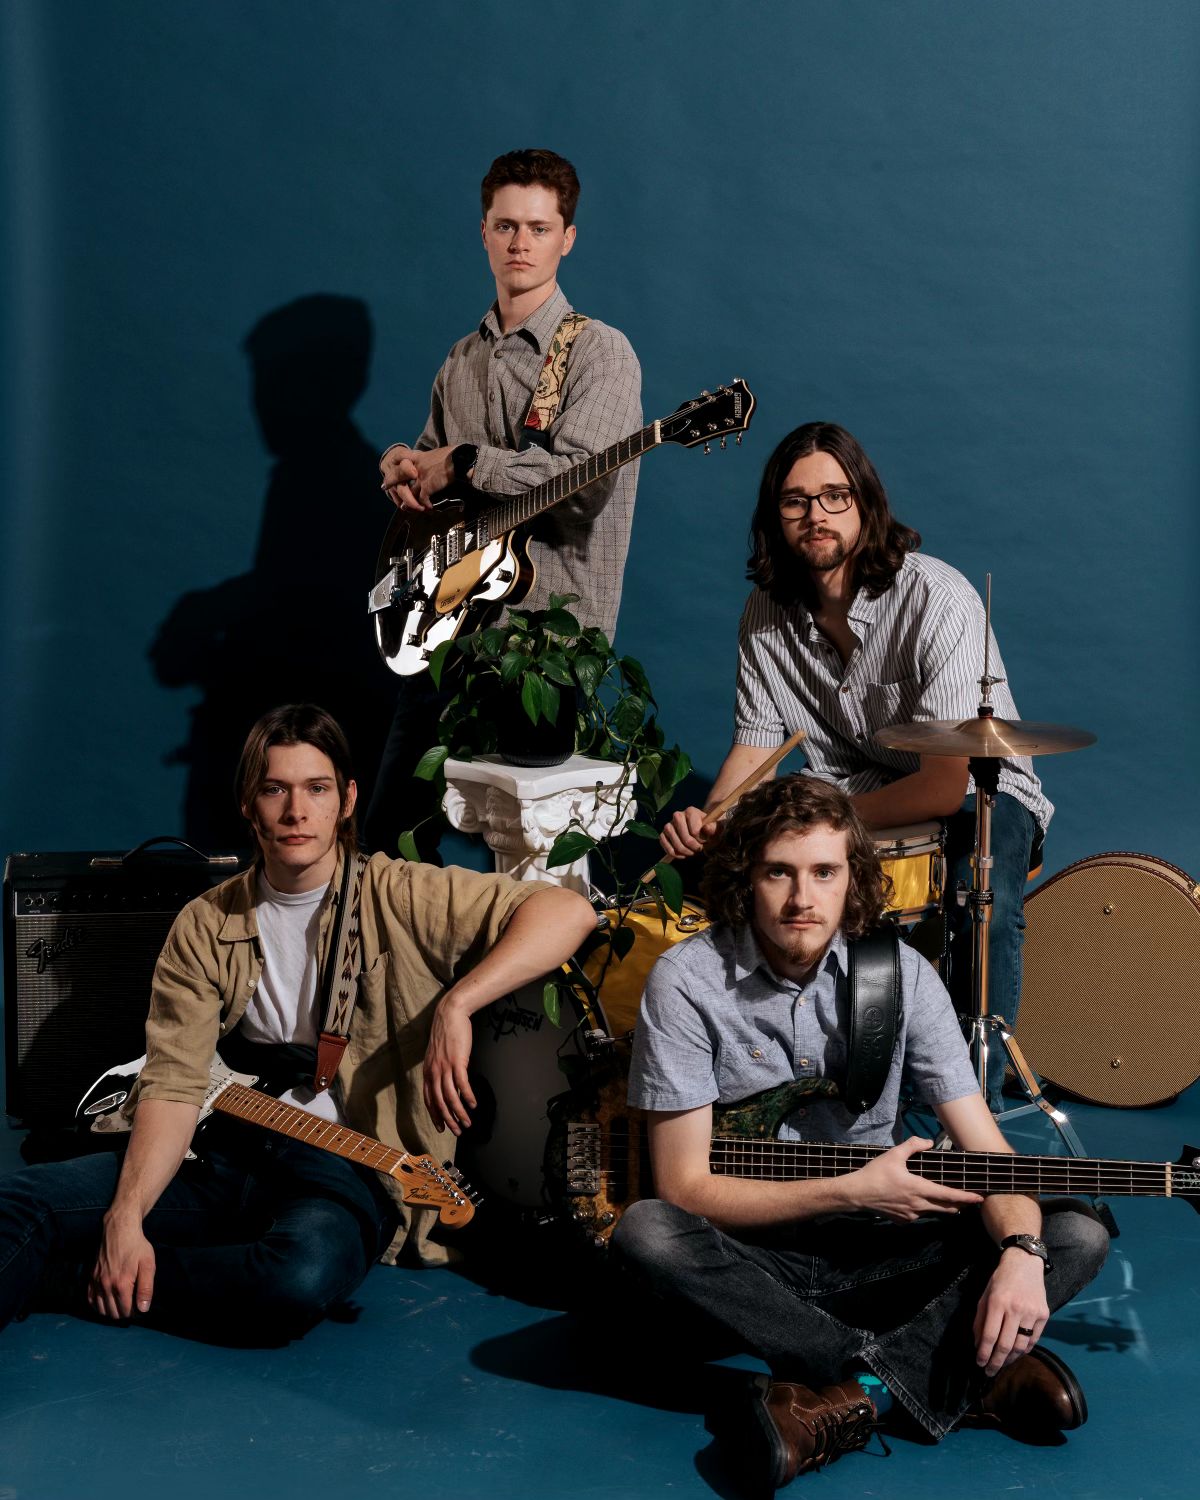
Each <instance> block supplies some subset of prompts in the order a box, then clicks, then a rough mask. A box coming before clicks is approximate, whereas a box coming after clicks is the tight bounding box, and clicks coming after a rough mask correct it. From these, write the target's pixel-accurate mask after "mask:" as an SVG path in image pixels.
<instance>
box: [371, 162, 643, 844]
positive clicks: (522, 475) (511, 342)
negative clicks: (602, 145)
mask: <svg viewBox="0 0 1200 1500" xmlns="http://www.w3.org/2000/svg"><path fill="white" fill-rule="evenodd" d="M481 197H482V207H483V224H482V233H483V247H484V250H485V251H486V252H487V257H488V264H489V265H490V267H491V270H492V275H493V276H494V277H495V282H496V300H495V301H494V302H493V303H492V305H491V307H490V308H489V309H488V311H487V313H486V314H485V315H484V317H483V320H482V321H481V322H480V324H479V326H478V328H477V329H475V330H474V332H472V333H469V334H468V335H467V336H466V338H463V339H460V340H459V341H458V343H456V344H455V345H454V347H453V348H452V349H451V350H450V353H449V355H448V356H447V358H446V362H445V363H444V364H443V366H442V368H441V369H440V370H439V371H438V375H437V379H436V380H435V381H434V385H433V395H432V399H431V402H430V411H429V420H428V421H427V422H426V423H425V428H424V431H423V432H422V433H421V435H420V437H419V438H418V439H417V441H416V442H415V443H414V444H413V446H412V447H411V448H410V447H408V446H407V445H406V444H404V443H397V444H395V445H393V446H392V447H391V448H389V449H388V450H387V451H386V453H384V455H383V458H382V460H381V462H380V465H379V468H380V473H381V474H382V476H383V488H384V491H385V492H386V493H387V494H388V496H389V497H390V498H391V499H392V501H393V502H394V503H395V504H396V505H398V506H399V507H401V509H406V510H418V511H419V510H427V509H428V508H429V506H430V503H431V500H432V497H433V496H434V495H436V494H438V493H439V492H440V491H441V490H444V489H446V488H447V487H448V486H449V485H450V484H451V483H452V482H454V481H455V480H458V481H462V480H469V481H470V482H471V484H472V485H474V487H475V488H476V489H478V490H482V491H484V492H486V493H488V494H492V495H515V494H520V493H522V492H523V491H525V490H528V489H532V488H533V487H534V486H535V485H539V484H542V483H544V482H545V481H546V480H548V479H552V478H554V476H555V475H557V474H560V473H563V472H564V471H565V470H567V469H569V468H571V467H572V466H573V465H574V464H576V463H578V462H579V461H580V460H581V459H583V458H586V457H589V456H590V455H591V454H593V453H597V452H599V451H600V450H601V449H603V448H606V447H608V446H609V445H610V444H612V443H614V442H616V441H617V440H618V439H619V438H623V437H627V436H628V435H629V434H630V433H631V432H635V431H637V429H638V428H639V427H640V426H641V425H642V414H641V369H640V367H639V365H638V361H637V356H636V355H635V354H634V352H633V349H632V348H631V347H630V344H629V340H628V339H626V338H625V336H624V335H623V334H621V333H618V332H617V330H616V329H615V328H610V327H608V326H607V325H606V324H604V323H600V322H598V321H596V320H595V319H589V320H588V321H587V322H586V324H585V325H584V326H583V327H582V329H581V331H580V332H579V333H578V335H577V337H576V338H575V341H574V343H573V345H572V346H571V350H570V355H569V359H568V363H567V373H566V378H565V380H564V382H563V386H562V396H561V404H560V406H559V409H558V412H557V415H556V416H555V417H554V419H553V420H552V421H551V422H550V423H549V424H548V425H547V426H546V427H545V428H544V429H543V428H539V427H537V426H534V425H533V423H534V422H536V413H532V412H531V411H530V405H531V401H532V398H533V393H534V390H535V387H536V386H537V382H538V377H539V375H540V374H541V371H542V366H543V365H544V364H545V362H546V356H547V354H548V353H549V351H550V346H551V343H552V341H553V339H554V337H555V334H556V333H557V332H558V330H559V328H560V326H561V325H562V323H563V320H564V319H565V318H567V317H568V316H569V315H570V314H571V311H572V309H571V305H570V303H569V302H568V301H567V299H566V297H565V296H564V295H563V294H562V292H561V291H560V290H559V286H558V266H559V262H560V261H561V260H562V258H563V257H564V256H565V255H569V254H570V252H571V249H572V247H573V245H574V243H575V223H574V219H575V206H576V203H577V202H578V199H579V179H578V177H577V176H576V175H575V169H574V167H573V166H572V165H571V163H570V162H569V161H566V160H564V158H563V157H561V156H558V155H556V154H555V153H554V152H553V151H541V150H534V151H510V152H508V153H506V154H505V155H504V156H500V157H497V158H496V160H495V161H494V162H493V163H492V165H491V167H490V168H489V170H488V173H487V176H486V177H485V178H484V179H483V184H482V191H481ZM637 471H638V464H637V463H636V462H635V463H629V464H626V465H624V466H623V467H622V468H619V469H617V470H616V471H615V473H613V474H610V475H609V476H608V477H607V478H604V479H600V480H597V481H596V482H595V483H594V484H591V485H589V486H588V487H587V488H586V489H584V490H581V491H580V493H579V494H577V495H574V496H572V497H571V498H570V499H568V500H564V501H563V502H562V503H561V504H560V505H557V506H555V507H554V508H553V510H550V511H548V512H547V513H546V514H544V515H543V516H541V517H540V518H539V519H538V521H537V522H535V523H534V529H533V533H532V540H531V544H530V556H531V558H532V560H533V562H534V564H535V566H536V569H537V578H536V580H535V582H534V585H533V588H532V590H531V591H530V593H529V594H528V595H527V596H526V598H525V599H524V600H523V601H522V603H523V605H525V606H527V607H528V608H530V609H542V608H545V606H546V604H547V602H548V600H549V597H550V595H551V594H556V593H557V594H565V593H571V594H578V595H579V602H578V604H577V605H575V606H574V613H575V614H577V615H578V617H579V619H580V620H581V622H582V623H583V624H584V625H588V626H597V627H599V628H600V629H601V630H603V631H604V632H605V634H606V635H608V636H609V637H610V638H611V636H612V633H613V631H614V629H615V627H616V623H617V610H618V608H619V607H620V603H621V581H622V576H623V573H624V568H625V555H626V553H627V552H628V550H629V532H630V528H631V526H632V524H633V504H634V497H635V494H636V491H637ZM440 707H441V699H440V697H439V695H438V694H437V693H436V692H435V690H434V688H433V684H432V683H431V682H430V681H429V679H428V674H427V673H421V674H420V675H418V676H417V677H413V678H405V679H403V680H402V682H401V686H400V699H399V702H398V704H397V707H396V715H395V718H394V720H393V723H392V730H391V733H390V735H389V737H388V743H387V747H386V749H385V750H384V754H383V761H382V763H381V765H380V770H379V778H378V783H377V787H376V791H375V795H374V798H373V799H372V802H371V806H370V809H369V810H368V813H367V820H366V837H367V841H368V844H369V846H370V847H371V848H388V849H393V850H394V848H395V840H396V836H397V834H398V833H400V831H401V830H402V829H403V828H406V827H408V826H410V825H411V824H412V822H413V821H414V811H416V812H417V813H418V815H419V813H420V811H421V809H419V808H417V809H414V794H415V795H417V796H419V795H420V790H421V789H422V788H423V785H424V784H423V783H415V784H414V783H413V781H412V777H411V773H412V768H413V766H414V765H415V764H416V762H417V760H418V759H419V758H420V756H421V755H422V754H423V752H424V751H425V750H427V749H428V748H429V745H430V744H431V743H432V741H433V739H434V730H433V724H434V722H435V720H436V716H437V713H438V712H439V711H440Z"/></svg>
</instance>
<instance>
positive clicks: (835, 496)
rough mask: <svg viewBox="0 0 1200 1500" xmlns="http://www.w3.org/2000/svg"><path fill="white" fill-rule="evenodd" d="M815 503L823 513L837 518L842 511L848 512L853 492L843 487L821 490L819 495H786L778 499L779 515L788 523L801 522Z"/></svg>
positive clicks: (852, 499)
mask: <svg viewBox="0 0 1200 1500" xmlns="http://www.w3.org/2000/svg"><path fill="white" fill-rule="evenodd" d="M814 501H816V502H817V504H818V505H820V507H821V509H822V510H823V511H827V512H828V514H829V515H831V516H837V515H840V514H841V513H842V511H844V510H849V509H850V506H851V504H852V503H853V501H854V491H853V490H851V489H846V488H845V487H838V488H835V489H830V490H822V491H821V493H820V494H819V495H801V494H795V493H793V494H788V495H783V496H781V497H780V501H779V513H780V515H782V516H787V518H788V520H789V521H803V520H806V519H807V517H808V513H809V511H810V510H812V508H813V502H814Z"/></svg>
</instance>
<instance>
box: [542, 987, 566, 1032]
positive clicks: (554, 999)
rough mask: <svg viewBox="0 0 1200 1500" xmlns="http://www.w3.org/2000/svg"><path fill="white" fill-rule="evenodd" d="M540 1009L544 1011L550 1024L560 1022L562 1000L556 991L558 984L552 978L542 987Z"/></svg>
mask: <svg viewBox="0 0 1200 1500" xmlns="http://www.w3.org/2000/svg"><path fill="white" fill-rule="evenodd" d="M542 1009H543V1010H544V1011H545V1012H546V1018H547V1020H548V1021H549V1022H550V1024H551V1026H559V1025H561V1024H562V1019H561V1018H562V1000H561V998H560V996H559V993H558V985H557V984H555V982H554V980H553V979H551V980H549V981H548V982H547V983H546V985H545V986H544V987H543V989H542Z"/></svg>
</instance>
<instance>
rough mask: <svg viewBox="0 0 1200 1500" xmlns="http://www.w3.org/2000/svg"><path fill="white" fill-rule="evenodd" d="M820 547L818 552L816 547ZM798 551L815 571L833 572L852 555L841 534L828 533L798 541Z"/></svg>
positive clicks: (807, 564) (806, 564)
mask: <svg viewBox="0 0 1200 1500" xmlns="http://www.w3.org/2000/svg"><path fill="white" fill-rule="evenodd" d="M818 547H819V548H820V549H821V550H820V551H819V552H817V551H816V550H815V549H816V548H818ZM796 551H797V552H798V553H799V555H800V556H801V557H802V558H803V559H804V563H805V566H806V567H807V568H808V569H809V571H810V572H813V573H832V572H833V570H834V568H840V567H841V565H842V564H843V563H844V562H845V561H846V559H847V558H848V557H849V556H850V549H849V548H848V547H847V546H846V543H845V542H844V541H843V540H842V538H841V537H840V536H834V535H830V534H826V535H824V536H820V537H811V538H810V539H808V540H807V541H801V542H799V543H797V546H796Z"/></svg>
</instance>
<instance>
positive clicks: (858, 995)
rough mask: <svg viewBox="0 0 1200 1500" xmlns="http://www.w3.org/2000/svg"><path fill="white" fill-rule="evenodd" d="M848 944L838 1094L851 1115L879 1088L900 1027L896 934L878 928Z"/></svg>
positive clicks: (873, 1099)
mask: <svg viewBox="0 0 1200 1500" xmlns="http://www.w3.org/2000/svg"><path fill="white" fill-rule="evenodd" d="M848 949H849V955H850V1035H849V1037H848V1039H847V1047H846V1082H845V1084H844V1086H843V1088H842V1099H843V1102H844V1103H845V1105H846V1108H847V1109H848V1110H849V1111H850V1112H851V1114H855V1115H861V1114H862V1113H864V1111H866V1110H868V1109H870V1108H871V1106H872V1105H873V1104H874V1103H876V1101H877V1100H878V1098H879V1096H880V1094H882V1093H883V1086H884V1084H885V1083H886V1082H887V1076H888V1070H889V1069H890V1067H891V1063H892V1053H893V1052H894V1051H895V1048H896V1037H897V1035H898V1033H899V1030H900V1020H901V1014H902V1012H901V1005H900V937H899V934H898V933H897V931H896V929H895V928H894V927H881V928H878V929H877V930H876V931H874V932H868V933H864V934H863V936H862V937H860V938H856V939H855V940H854V941H853V942H851V943H850V944H849V945H848Z"/></svg>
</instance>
